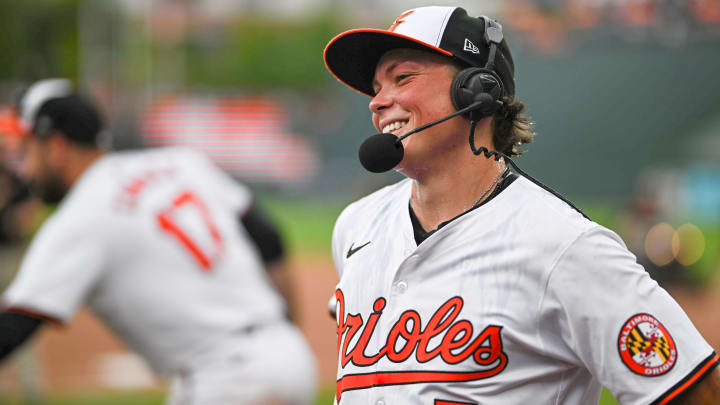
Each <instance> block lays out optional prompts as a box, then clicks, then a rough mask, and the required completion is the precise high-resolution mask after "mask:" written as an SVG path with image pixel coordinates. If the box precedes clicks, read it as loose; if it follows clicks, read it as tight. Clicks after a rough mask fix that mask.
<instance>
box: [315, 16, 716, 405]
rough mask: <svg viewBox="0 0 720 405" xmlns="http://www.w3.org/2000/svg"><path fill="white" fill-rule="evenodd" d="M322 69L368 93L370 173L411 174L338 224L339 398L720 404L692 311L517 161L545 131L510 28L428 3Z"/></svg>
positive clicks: (359, 40) (363, 32)
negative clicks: (525, 90)
mask: <svg viewBox="0 0 720 405" xmlns="http://www.w3.org/2000/svg"><path fill="white" fill-rule="evenodd" d="M325 62H326V64H327V66H328V69H329V70H330V72H331V73H332V74H334V75H335V76H336V77H337V78H338V79H339V80H340V81H342V82H343V83H344V84H346V85H348V86H349V87H351V88H353V89H354V90H356V91H358V92H360V93H363V94H366V95H367V96H369V97H370V103H369V107H370V111H371V113H372V123H373V125H374V127H375V129H376V130H377V131H378V132H380V133H382V134H378V135H375V136H373V137H371V138H369V139H368V140H367V141H366V142H365V143H364V144H363V146H362V147H361V149H360V158H361V162H362V163H363V165H364V166H365V167H366V168H367V169H368V170H370V171H373V172H382V171H386V170H390V169H393V168H395V169H396V170H398V171H399V172H400V173H402V174H403V175H405V176H406V177H407V179H405V180H402V181H400V182H398V183H396V184H393V185H390V186H387V187H385V188H383V189H381V190H378V191H376V192H375V193H372V194H370V195H369V196H367V197H364V198H362V199H360V200H359V201H357V202H354V203H353V204H351V205H349V206H348V207H347V208H346V209H345V210H344V211H343V212H342V214H341V215H340V217H339V218H338V220H337V222H336V224H335V229H334V232H333V240H332V242H333V246H332V249H333V258H334V261H335V266H336V268H337V271H338V275H339V279H340V281H339V283H338V286H337V290H336V292H335V299H336V304H335V305H334V307H335V308H336V316H337V323H338V326H337V335H338V336H337V339H338V349H339V356H338V374H337V393H336V402H337V403H338V404H345V405H350V404H372V403H375V404H382V403H387V404H391V403H392V404H395V403H405V404H407V403H412V404H435V405H440V404H442V405H460V404H463V405H470V404H483V405H490V404H497V405H505V404H597V403H598V401H599V399H600V395H601V388H602V387H603V386H605V387H607V388H608V389H609V390H610V392H611V393H612V394H613V395H614V396H615V398H616V399H618V400H619V401H620V403H622V404H650V403H652V404H667V403H669V402H670V401H676V402H675V403H682V404H706V405H710V404H718V403H720V373H718V369H717V368H716V366H717V365H718V363H719V362H720V358H719V357H718V355H717V354H716V353H715V352H714V350H713V348H712V347H710V345H708V343H707V342H706V341H705V340H704V339H703V337H702V336H701V335H700V333H699V332H698V331H697V330H696V329H695V327H694V326H693V324H692V323H691V321H690V320H689V319H688V317H687V315H686V314H685V313H684V312H683V310H682V309H681V308H680V307H679V306H678V304H677V303H676V302H675V301H674V300H673V299H672V298H671V297H670V296H669V295H668V294H667V293H666V292H665V291H664V290H663V289H662V288H660V287H659V286H658V284H657V283H656V282H655V281H653V280H652V279H651V278H650V277H649V276H648V274H647V272H645V271H644V270H643V268H642V267H641V266H640V265H638V264H637V262H636V261H635V257H634V256H633V255H632V254H630V252H628V250H627V249H626V248H625V246H624V244H623V242H622V240H620V238H619V237H618V236H617V235H616V234H615V233H613V232H612V231H610V230H608V229H606V228H604V227H602V226H600V225H598V224H597V223H594V222H592V221H591V220H590V219H589V218H587V217H586V216H585V215H584V214H583V213H582V212H581V211H580V210H578V209H577V208H575V207H574V206H572V204H570V203H569V202H568V201H567V200H565V199H564V198H562V196H560V195H559V194H557V193H555V192H554V191H552V190H550V189H549V188H547V187H546V186H544V185H542V184H541V183H540V182H538V181H537V180H534V179H532V178H531V177H530V176H528V175H527V174H525V173H524V172H522V171H521V170H520V169H519V168H518V167H517V166H515V165H514V163H512V161H511V160H510V158H509V157H508V156H516V155H519V154H520V150H519V149H518V146H520V145H522V144H525V143H528V142H530V141H531V139H532V137H533V132H532V126H531V123H530V121H529V120H528V118H527V117H525V116H523V115H522V114H521V113H522V111H523V109H524V105H523V103H522V102H520V101H519V100H517V99H516V98H515V81H514V64H513V59H512V56H511V54H510V49H509V47H508V45H507V43H506V41H505V40H504V39H503V34H502V27H501V26H500V24H499V23H497V22H495V21H493V20H492V19H490V18H488V17H485V16H481V17H472V16H469V15H468V14H467V13H466V11H465V10H463V9H462V8H458V7H421V8H416V9H413V10H408V11H406V12H405V13H403V14H402V15H400V16H399V17H398V18H397V19H396V20H395V22H394V24H392V26H391V27H390V28H389V29H387V30H380V29H355V30H350V31H347V32H344V33H342V34H340V35H338V36H336V37H335V38H333V39H332V40H331V41H330V43H329V44H328V46H327V47H326V49H325ZM460 115H462V116H460ZM420 131H423V132H420ZM511 166H512V167H513V169H514V171H511V170H510V167H511Z"/></svg>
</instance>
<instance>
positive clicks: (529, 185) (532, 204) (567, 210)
mask: <svg viewBox="0 0 720 405" xmlns="http://www.w3.org/2000/svg"><path fill="white" fill-rule="evenodd" d="M505 191H510V192H511V193H512V194H511V196H510V197H511V198H510V203H509V204H510V205H511V206H513V207H514V210H516V211H517V216H518V217H519V218H518V219H520V218H523V219H529V218H533V222H537V220H540V221H542V222H545V223H547V225H548V226H552V227H570V228H576V229H577V230H578V231H580V232H582V231H584V230H587V229H590V228H592V227H595V226H597V224H596V223H595V222H593V221H591V220H588V219H587V218H585V217H583V216H582V215H581V214H580V213H579V212H578V211H577V210H575V209H574V208H573V207H571V206H570V205H569V204H568V203H566V202H565V201H563V200H561V199H560V198H558V197H556V196H554V195H553V194H552V193H550V192H549V191H547V190H544V189H543V188H542V187H540V186H538V185H536V184H534V183H533V182H531V181H530V180H528V179H526V178H524V177H522V176H521V177H520V178H519V179H517V180H516V181H515V182H514V183H513V184H512V185H511V186H510V187H509V188H508V189H507V190H505Z"/></svg>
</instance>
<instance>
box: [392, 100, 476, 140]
mask: <svg viewBox="0 0 720 405" xmlns="http://www.w3.org/2000/svg"><path fill="white" fill-rule="evenodd" d="M481 104H482V102H479V101H476V102H474V103H472V104H470V105H469V106H467V107H465V108H462V109H459V110H457V111H455V112H454V113H452V114H450V115H448V116H447V117H443V118H440V119H439V120H437V121H433V122H431V123H429V124H425V125H422V126H419V127H417V128H415V129H413V130H412V131H410V132H408V133H407V134H405V135H403V136H401V137H398V139H397V141H395V143H400V142H402V140H403V139H405V138H407V137H408V136H410V135H412V134H414V133H416V132H420V131H423V130H425V129H428V128H430V127H431V126H433V125H437V124H440V123H442V122H445V121H447V120H449V119H450V118H454V117H457V116H458V115H462V114H465V113H466V112H470V111H472V110H476V109H477V108H478V107H480V105H481Z"/></svg>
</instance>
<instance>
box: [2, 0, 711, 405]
mask: <svg viewBox="0 0 720 405" xmlns="http://www.w3.org/2000/svg"><path fill="white" fill-rule="evenodd" d="M430 3H432V4H438V5H442V4H448V5H460V6H463V7H465V8H466V9H467V10H468V11H469V12H470V14H473V15H479V14H488V15H491V16H495V17H496V18H498V19H499V20H500V21H501V22H502V23H503V25H504V28H505V31H506V36H507V38H508V41H509V43H510V46H511V49H512V50H513V55H514V57H515V62H516V63H515V64H516V80H517V88H518V91H517V93H518V97H519V98H520V99H522V100H523V101H525V102H526V104H527V105H528V106H529V113H530V115H531V116H532V117H533V118H534V120H535V121H536V123H537V131H538V137H537V138H536V141H535V143H534V144H531V145H530V146H529V147H528V148H527V150H528V153H527V154H526V155H525V156H523V157H521V158H519V159H517V162H518V164H519V165H520V166H521V167H523V169H524V170H527V171H529V172H531V173H533V175H535V176H536V177H537V178H539V179H541V180H542V181H544V182H545V183H546V184H548V185H550V186H552V187H553V188H555V189H557V190H560V191H562V192H563V193H564V194H565V195H567V196H568V197H569V198H570V199H572V200H573V201H575V202H576V203H577V205H578V206H579V207H581V208H582V209H584V210H585V211H586V212H588V213H589V214H590V216H591V217H593V218H594V219H595V220H597V221H598V222H600V223H602V224H604V225H607V226H610V227H611V228H613V229H615V230H616V231H618V232H619V233H620V234H621V236H622V237H623V238H624V239H625V240H626V242H627V244H628V246H629V247H630V248H631V250H632V251H633V252H634V253H635V254H636V255H637V257H638V260H639V261H640V262H641V263H642V264H644V265H645V266H646V268H647V269H648V271H649V272H650V273H651V274H652V275H653V276H654V277H655V278H656V279H657V280H659V281H660V282H661V283H662V284H663V285H664V286H666V287H667V288H668V289H669V290H670V292H671V294H673V295H674V296H675V297H676V298H677V299H678V300H679V301H680V303H681V304H682V305H683V306H684V308H685V309H686V311H687V312H688V313H689V315H690V316H691V318H692V319H693V320H694V321H695V322H696V324H697V325H698V327H699V328H700V330H701V331H702V332H703V333H704V334H705V336H706V338H707V339H708V340H709V341H710V343H711V344H712V345H713V346H714V347H715V348H716V349H720V316H718V314H720V285H718V282H719V281H718V277H717V274H718V271H719V270H720V79H718V72H719V71H720V51H719V50H720V0H504V1H501V0H484V1H463V0H456V1H445V0H442V1H441V0H437V1H434V2H430ZM430 3H428V2H418V1H410V0H402V1H400V0H396V1H393V2H381V1H379V0H367V1H364V2H356V1H351V0H272V1H262V0H156V1H143V0H34V1H24V2H21V1H16V0H0V10H2V12H1V13H0V55H2V63H0V106H2V107H0V117H2V114H6V113H7V108H8V106H9V104H10V103H11V102H12V97H13V92H14V91H15V89H17V88H18V87H19V86H21V85H22V84H24V83H28V82H29V81H32V80H34V79H38V78H43V77H49V76H63V77H70V78H72V79H74V80H76V81H77V82H78V83H79V84H80V85H81V86H82V87H83V88H84V89H85V90H86V91H87V92H88V93H90V94H92V95H93V96H94V97H95V98H96V100H97V101H98V102H99V103H100V105H102V107H103V109H104V111H105V113H106V115H107V117H108V120H109V121H110V123H111V128H112V130H113V133H114V138H113V140H112V146H113V148H115V149H126V148H137V147H147V146H156V145H187V146H190V147H194V148H198V149H201V150H203V151H205V152H206V153H208V154H209V155H210V156H212V157H213V159H215V160H216V161H217V162H218V163H219V164H220V166H222V167H223V168H224V169H226V170H227V171H228V172H229V173H231V174H232V175H233V176H235V177H236V178H237V179H238V180H240V181H243V182H245V183H247V184H250V185H251V186H252V187H254V189H255V190H256V191H257V193H258V195H259V196H260V199H261V200H263V201H264V202H265V204H267V206H268V208H269V210H270V212H271V214H272V216H274V217H275V219H276V220H277V221H278V222H279V223H280V225H281V226H282V230H283V231H284V234H285V238H286V240H287V242H288V244H289V246H290V249H291V254H292V260H293V265H294V266H293V267H294V272H295V273H294V274H295V276H296V277H295V278H296V280H297V283H298V287H297V288H298V300H299V303H298V305H299V306H300V321H301V326H302V329H303V331H304V332H305V333H306V335H307V336H308V337H309V339H310V341H311V344H312V346H313V349H314V350H315V352H316V354H317V355H318V360H319V363H320V372H321V380H322V386H321V394H320V396H319V398H318V403H329V402H328V401H330V399H329V398H331V396H332V392H333V381H334V374H335V373H334V368H335V363H334V356H335V327H334V322H333V320H331V319H330V318H329V317H328V316H327V309H326V302H327V298H328V297H329V296H330V294H331V293H332V291H333V289H334V285H335V283H336V282H337V277H336V276H335V273H334V270H333V267H332V263H331V260H330V253H329V252H330V248H329V244H330V233H331V229H332V225H333V223H334V220H335V217H336V216H337V214H338V213H339V212H340V210H341V209H342V207H343V206H344V205H345V204H347V203H348V202H350V201H352V200H354V199H356V198H358V197H359V196H362V195H364V194H366V193H368V192H370V191H372V190H374V189H376V188H378V187H379V186H381V185H384V184H387V183H390V182H393V181H395V180H397V179H399V176H398V175H397V174H387V175H370V174H368V173H366V172H364V170H363V169H362V168H361V166H360V165H359V163H358V162H357V159H356V151H357V147H358V146H359V145H360V143H361V142H362V140H364V138H365V137H366V136H368V135H371V134H372V133H374V130H373V129H372V126H371V124H370V120H369V117H370V114H369V111H368V109H367V102H368V100H367V99H366V98H365V97H363V96H360V95H358V94H353V93H351V92H350V91H348V90H347V89H346V88H344V87H343V86H342V85H340V84H339V83H337V82H335V81H334V79H332V78H331V77H330V75H329V74H328V73H327V72H326V71H325V68H324V66H323V62H322V50H323V48H324V46H325V44H326V43H327V42H328V40H329V39H331V38H332V37H333V36H334V35H335V34H337V33H339V32H341V31H342V30H345V29H349V28H354V27H358V26H368V27H384V26H389V25H390V24H391V22H392V21H393V19H394V18H395V17H396V16H397V15H398V14H399V13H400V12H401V11H403V10H405V9H408V8H412V7H416V6H421V5H428V4H430ZM0 121H2V120H1V119H0ZM0 132H2V127H1V126H0ZM0 139H1V140H2V142H0V149H1V151H2V164H3V165H4V166H5V167H7V168H9V170H11V171H12V170H16V169H17V165H18V160H17V151H16V147H17V142H16V140H15V139H13V138H11V137H6V136H3V137H0ZM0 183H1V182H0ZM2 184H3V186H2V189H0V193H1V194H0V204H2V205H3V206H2V209H3V213H6V212H10V211H7V210H5V200H7V193H8V188H7V187H6V186H5V183H2ZM26 211H27V210H24V211H23V215H24V216H25V217H26V218H24V220H23V221H22V223H23V224H24V226H25V228H27V229H26V230H25V232H22V233H21V237H20V238H19V239H18V238H16V239H15V240H8V241H4V242H3V245H2V246H1V247H0V283H1V284H2V286H3V288H4V286H5V285H6V284H7V283H8V282H9V280H11V279H12V276H13V273H14V271H15V270H16V269H17V262H18V261H19V258H20V256H21V254H22V252H23V249H24V246H25V244H26V242H27V239H28V235H29V234H30V233H31V231H32V229H34V228H35V227H36V226H37V224H38V222H40V221H41V220H42V218H43V216H44V215H46V214H47V211H46V210H43V209H37V207H36V206H33V207H32V210H31V214H28V213H27V212H26ZM28 218H29V219H28ZM162 388H163V383H162V382H161V381H156V380H155V379H154V378H153V377H152V375H150V374H149V372H148V371H147V369H146V368H145V367H144V365H143V364H142V362H141V361H140V360H138V359H137V358H136V357H135V356H134V355H132V354H130V353H128V352H127V351H126V349H125V348H124V346H123V345H122V344H120V343H118V342H117V341H116V340H115V339H114V337H113V336H112V335H111V334H110V333H108V332H107V330H106V329H104V327H103V326H102V325H100V324H99V323H98V322H97V321H96V320H95V318H94V317H93V316H92V314H90V313H88V312H82V313H80V314H79V315H78V316H77V319H76V320H75V321H74V323H73V324H72V325H70V326H69V327H67V328H64V329H62V330H61V329H55V328H47V330H45V331H43V333H41V335H40V336H39V337H38V338H37V339H36V340H35V342H34V345H33V346H32V347H31V348H25V350H23V351H22V352H20V353H18V354H17V355H15V356H14V357H13V359H12V360H11V361H9V362H6V363H5V364H4V365H3V366H2V367H0V402H1V403H9V404H29V403H32V404H84V403H92V404H121V403H122V404H160V403H162V392H163V391H162ZM602 403H603V404H612V403H614V401H613V400H612V398H611V397H610V396H609V395H606V396H605V397H604V398H603V402H602Z"/></svg>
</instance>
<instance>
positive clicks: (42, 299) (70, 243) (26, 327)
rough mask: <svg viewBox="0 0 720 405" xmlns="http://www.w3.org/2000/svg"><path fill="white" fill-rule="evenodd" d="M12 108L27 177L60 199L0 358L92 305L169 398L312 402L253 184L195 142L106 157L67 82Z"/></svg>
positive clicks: (281, 273) (31, 93)
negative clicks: (166, 383)
mask: <svg viewBox="0 0 720 405" xmlns="http://www.w3.org/2000/svg"><path fill="white" fill-rule="evenodd" d="M17 112H18V117H19V120H20V127H21V129H23V133H24V134H25V139H24V140H23V145H22V147H23V152H22V154H23V175H24V177H26V178H27V180H29V181H30V182H31V185H32V188H33V190H34V191H36V192H37V193H38V194H39V195H40V197H41V198H42V200H43V201H45V202H47V203H59V205H58V207H57V210H56V212H55V213H54V214H53V215H52V216H51V217H50V218H49V219H48V220H47V221H46V223H45V224H44V225H43V226H42V228H41V229H40V231H39V232H38V233H37V235H36V236H35V238H34V240H33V241H32V243H31V246H30V248H29V250H28V251H27V253H26V256H25V258H24V260H23V263H22V265H21V267H20V270H19V272H18V274H17V276H16V278H15V280H14V281H13V282H12V284H11V285H10V287H8V289H7V290H6V291H5V293H4V296H3V301H4V302H3V303H4V310H3V312H2V313H0V331H2V334H0V358H2V357H5V356H7V355H8V354H9V353H10V352H11V351H12V350H13V349H15V348H16V347H18V346H19V345H21V344H22V343H23V342H25V341H26V340H27V339H28V338H29V337H30V336H31V335H32V334H33V333H34V332H35V331H36V330H37V329H38V328H39V327H40V326H42V325H44V324H47V323H60V324H64V323H67V322H70V320H71V319H72V317H73V314H74V313H75V312H76V310H77V309H78V307H80V306H81V305H83V304H87V305H88V306H89V307H90V308H91V309H92V310H93V311H94V312H95V313H96V314H97V315H99V317H100V318H101V319H103V320H104V321H105V322H106V323H107V325H108V326H109V327H110V328H111V329H112V330H113V331H114V332H115V333H116V334H117V335H118V336H119V337H120V338H122V339H123V340H124V341H125V342H126V343H127V344H128V345H129V346H130V347H131V348H132V349H133V350H135V351H136V352H137V353H139V354H140V355H141V356H143V357H144V358H145V359H146V360H147V361H148V363H149V365H150V366H151V367H152V369H153V370H154V371H155V372H156V373H157V374H159V375H161V376H166V377H169V378H170V379H171V392H170V395H169V398H168V402H169V403H170V404H183V405H186V404H187V405H190V404H196V405H200V404H203V405H205V404H212V405H222V404H227V405H229V404H266V403H273V404H308V403H311V402H312V400H313V397H314V389H315V364H314V358H313V355H312V353H311V351H310V349H309V347H308V345H307V344H306V342H305V340H304V338H303V336H302V335H301V333H300V332H299V330H298V329H297V328H296V327H295V326H294V325H293V324H292V323H291V322H290V321H289V320H288V316H287V313H288V310H289V308H288V305H287V304H288V302H287V301H286V300H284V299H283V295H285V296H287V295H288V293H289V285H288V284H289V283H288V281H287V280H288V279H287V277H288V274H287V269H286V266H285V265H284V260H283V259H284V258H283V249H282V244H281V241H280V238H279V235H278V233H277V232H276V229H275V228H274V226H273V225H272V224H271V223H270V222H269V221H268V220H267V219H266V218H265V217H264V216H263V215H262V214H261V213H260V211H259V209H258V208H257V206H256V205H255V204H254V202H253V199H252V196H251V194H250V191H249V190H248V189H247V188H246V187H243V186H242V185H239V184H238V183H236V182H235V181H234V180H233V179H232V178H230V177H229V176H228V175H226V174H225V173H224V172H222V171H221V170H220V169H219V168H217V167H216V166H214V165H213V164H212V163H211V162H210V161H209V160H208V159H206V158H205V157H204V156H202V155H199V154H196V153H194V152H190V151H185V150H179V149H156V150H147V151H139V152H123V153H105V152H104V151H103V148H101V147H100V146H99V145H100V144H102V143H103V141H104V137H105V136H106V131H105V130H104V129H103V122H102V120H101V117H100V115H99V113H98V111H97V110H96V108H95V107H94V106H93V105H92V104H91V103H90V102H89V101H88V100H87V99H86V98H84V97H83V96H81V95H79V94H77V93H76V92H75V90H74V89H73V86H72V84H71V83H70V82H69V81H67V80H64V79H48V80H43V81H39V82H37V83H35V84H33V85H32V86H30V87H29V88H28V90H27V91H26V92H25V93H24V95H23V97H22V99H21V101H20V103H19V105H18V110H17Z"/></svg>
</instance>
